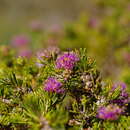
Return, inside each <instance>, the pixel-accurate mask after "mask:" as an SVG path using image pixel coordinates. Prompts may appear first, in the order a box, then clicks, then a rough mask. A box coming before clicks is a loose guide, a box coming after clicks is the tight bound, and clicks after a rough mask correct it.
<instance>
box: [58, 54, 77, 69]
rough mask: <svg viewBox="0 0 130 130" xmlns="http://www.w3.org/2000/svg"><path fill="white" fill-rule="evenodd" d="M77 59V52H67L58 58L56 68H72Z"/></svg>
mask: <svg viewBox="0 0 130 130" xmlns="http://www.w3.org/2000/svg"><path fill="white" fill-rule="evenodd" d="M77 61H79V58H78V56H77V55H76V54H75V53H73V52H66V53H64V54H63V55H61V56H59V57H58V58H57V60H56V68H58V69H62V68H63V69H67V70H72V69H73V67H74V65H75V63H76V62H77Z"/></svg>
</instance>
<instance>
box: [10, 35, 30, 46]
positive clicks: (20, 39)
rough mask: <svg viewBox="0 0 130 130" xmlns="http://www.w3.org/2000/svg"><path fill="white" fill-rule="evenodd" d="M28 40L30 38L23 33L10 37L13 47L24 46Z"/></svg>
mask: <svg viewBox="0 0 130 130" xmlns="http://www.w3.org/2000/svg"><path fill="white" fill-rule="evenodd" d="M29 42H30V39H29V38H28V37H27V36H25V35H18V36H15V37H13V38H12V41H11V44H12V45H13V46H15V47H21V46H25V45H27V44H28V43H29Z"/></svg>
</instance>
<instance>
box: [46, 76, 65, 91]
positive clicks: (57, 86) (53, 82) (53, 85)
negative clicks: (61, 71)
mask: <svg viewBox="0 0 130 130" xmlns="http://www.w3.org/2000/svg"><path fill="white" fill-rule="evenodd" d="M44 86H45V87H44V89H45V91H48V92H55V93H63V92H64V89H63V88H62V83H61V82H59V81H58V80H57V79H56V78H54V77H49V78H48V79H47V80H46V81H45V84H44Z"/></svg>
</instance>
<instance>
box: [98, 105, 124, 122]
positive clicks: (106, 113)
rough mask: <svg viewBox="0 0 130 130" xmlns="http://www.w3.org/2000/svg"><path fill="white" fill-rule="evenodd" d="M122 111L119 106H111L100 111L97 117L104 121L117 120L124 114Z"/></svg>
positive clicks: (101, 108)
mask: <svg viewBox="0 0 130 130" xmlns="http://www.w3.org/2000/svg"><path fill="white" fill-rule="evenodd" d="M122 111H123V110H122V109H121V108H119V106H117V105H113V104H110V105H108V106H106V107H100V108H99V109H98V114H97V117H98V118H100V119H104V120H117V119H118V118H119V116H120V114H121V113H122Z"/></svg>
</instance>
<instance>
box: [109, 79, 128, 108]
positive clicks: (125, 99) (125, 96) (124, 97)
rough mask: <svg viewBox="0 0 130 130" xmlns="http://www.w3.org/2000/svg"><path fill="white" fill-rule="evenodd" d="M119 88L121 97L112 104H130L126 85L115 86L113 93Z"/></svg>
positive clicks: (112, 101)
mask: <svg viewBox="0 0 130 130" xmlns="http://www.w3.org/2000/svg"><path fill="white" fill-rule="evenodd" d="M117 88H119V90H120V95H119V97H118V99H114V100H111V101H110V102H111V103H116V104H118V105H120V106H122V105H125V104H128V103H129V102H130V98H129V94H128V93H127V91H126V88H127V86H126V84H125V83H123V82H121V83H116V84H114V85H113V87H112V90H111V92H113V91H114V90H115V89H117Z"/></svg>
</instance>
